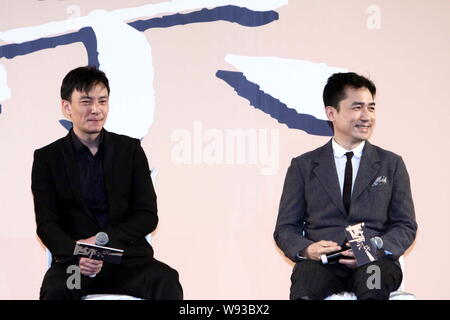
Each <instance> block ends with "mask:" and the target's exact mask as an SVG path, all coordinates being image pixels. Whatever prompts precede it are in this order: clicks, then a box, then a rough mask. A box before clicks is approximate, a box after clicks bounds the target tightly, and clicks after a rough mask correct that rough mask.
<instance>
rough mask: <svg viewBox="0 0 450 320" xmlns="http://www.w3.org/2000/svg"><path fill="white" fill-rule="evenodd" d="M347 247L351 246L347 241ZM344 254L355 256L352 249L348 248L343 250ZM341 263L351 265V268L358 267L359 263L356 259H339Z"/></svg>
mask: <svg viewBox="0 0 450 320" xmlns="http://www.w3.org/2000/svg"><path fill="white" fill-rule="evenodd" d="M346 245H347V247H350V244H349V243H348V242H347V244H346ZM342 255H343V256H346V257H351V258H354V257H355V255H354V254H353V251H352V250H346V251H343V252H342ZM339 263H341V264H343V265H345V266H347V267H349V268H350V269H356V268H357V267H358V265H357V264H356V259H339Z"/></svg>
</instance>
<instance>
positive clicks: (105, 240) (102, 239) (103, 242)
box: [95, 232, 109, 246]
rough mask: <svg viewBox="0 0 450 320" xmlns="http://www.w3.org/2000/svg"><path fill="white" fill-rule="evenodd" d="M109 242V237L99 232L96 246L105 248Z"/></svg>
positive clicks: (96, 237) (96, 236)
mask: <svg viewBox="0 0 450 320" xmlns="http://www.w3.org/2000/svg"><path fill="white" fill-rule="evenodd" d="M108 242H109V237H108V235H107V234H106V233H105V232H99V233H97V234H96V235H95V245H96V246H104V245H106V244H107V243H108Z"/></svg>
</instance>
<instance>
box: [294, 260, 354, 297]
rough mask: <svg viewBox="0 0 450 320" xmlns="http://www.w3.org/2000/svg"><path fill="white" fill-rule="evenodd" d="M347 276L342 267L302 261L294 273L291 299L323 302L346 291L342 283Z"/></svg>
mask: <svg viewBox="0 0 450 320" xmlns="http://www.w3.org/2000/svg"><path fill="white" fill-rule="evenodd" d="M345 276H346V272H345V270H344V269H343V268H342V267H341V266H336V265H323V264H322V263H321V262H319V261H313V260H304V261H300V262H298V263H297V264H296V265H295V267H294V270H293V272H292V276H291V294H290V299H291V300H297V299H310V300H322V299H325V298H326V297H328V296H329V295H332V294H334V293H339V292H342V291H345V285H344V282H343V281H342V278H345Z"/></svg>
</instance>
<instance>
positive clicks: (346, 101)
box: [274, 72, 417, 299]
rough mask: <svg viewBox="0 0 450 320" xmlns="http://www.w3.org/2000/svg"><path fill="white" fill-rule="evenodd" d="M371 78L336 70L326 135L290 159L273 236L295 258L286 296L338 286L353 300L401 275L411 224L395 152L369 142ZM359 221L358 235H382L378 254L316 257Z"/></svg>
mask: <svg viewBox="0 0 450 320" xmlns="http://www.w3.org/2000/svg"><path fill="white" fill-rule="evenodd" d="M375 94H376V88H375V85H374V84H373V82H372V81H370V80H369V79H367V78H365V77H362V76H360V75H357V74H355V73H351V72H350V73H336V74H333V75H332V76H331V77H330V78H329V79H328V82H327V84H326V86H325V88H324V92H323V100H324V104H325V110H326V114H327V117H328V119H329V120H330V122H331V123H332V125H333V129H334V136H333V138H332V139H331V140H330V141H329V142H328V143H327V144H325V145H324V146H322V147H320V148H318V149H316V150H313V151H311V152H307V153H305V154H303V155H301V156H299V157H296V158H294V159H292V162H291V165H290V167H289V169H288V172H287V174H286V179H285V183H284V188H283V194H282V196H281V200H280V207H279V213H278V219H277V224H276V228H275V233H274V237H275V241H276V243H277V245H278V246H279V247H280V249H281V250H282V251H283V252H284V254H285V255H286V256H287V257H288V258H289V259H291V260H292V261H294V262H296V265H295V267H294V270H293V273H292V276H291V281H292V285H291V293H290V298H291V299H324V298H325V297H327V296H329V295H331V294H333V293H339V292H341V291H352V292H355V294H356V296H357V298H358V299H388V298H389V294H390V292H392V291H395V290H396V289H398V287H399V286H400V284H401V281H402V271H401V269H400V266H399V263H398V258H399V257H400V256H401V255H402V254H403V253H404V252H405V251H406V250H407V249H408V247H409V246H411V244H412V243H413V241H414V239H415V236H416V231H417V223H416V221H415V213H414V204H413V201H412V196H411V189H410V182H409V176H408V172H407V171H406V167H405V164H404V162H403V160H402V158H401V157H400V156H398V155H396V154H394V153H392V152H390V151H387V150H384V149H381V148H379V147H377V146H374V145H372V144H370V143H369V141H368V139H369V138H370V136H371V135H372V132H373V129H374V126H375V120H376V117H375ZM360 222H364V224H365V225H364V226H365V228H366V238H372V237H375V236H379V237H381V239H382V240H383V249H384V252H386V256H385V257H383V258H381V259H379V260H377V261H375V262H372V263H370V264H366V265H364V266H361V267H357V265H356V260H355V259H354V256H353V253H352V252H351V251H347V252H345V253H344V255H345V256H346V257H345V259H340V260H339V261H338V263H335V264H322V262H321V261H320V256H321V255H322V254H329V253H332V252H335V251H338V250H340V249H341V248H342V247H343V246H344V245H345V244H346V243H347V239H346V238H345V231H344V230H345V228H346V227H347V226H348V225H353V224H356V223H360ZM371 265H377V266H378V267H379V268H380V269H379V270H380V271H381V272H380V284H381V286H380V287H379V288H375V289H371V288H369V286H368V285H367V280H368V278H369V277H370V276H371V275H372V273H371V272H367V268H368V266H371Z"/></svg>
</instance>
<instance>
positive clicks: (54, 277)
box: [39, 265, 82, 300]
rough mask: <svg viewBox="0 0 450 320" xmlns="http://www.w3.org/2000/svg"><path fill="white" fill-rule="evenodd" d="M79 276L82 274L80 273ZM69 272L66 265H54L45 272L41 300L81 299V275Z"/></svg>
mask: <svg viewBox="0 0 450 320" xmlns="http://www.w3.org/2000/svg"><path fill="white" fill-rule="evenodd" d="M78 276H80V275H79V274H78ZM76 277H77V274H73V273H70V272H69V273H67V268H66V266H63V265H53V266H52V267H51V268H50V269H49V270H48V271H47V273H46V274H45V276H44V280H43V281H42V285H41V290H40V294H39V299H40V300H79V299H81V296H82V292H81V276H80V279H76Z"/></svg>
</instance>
